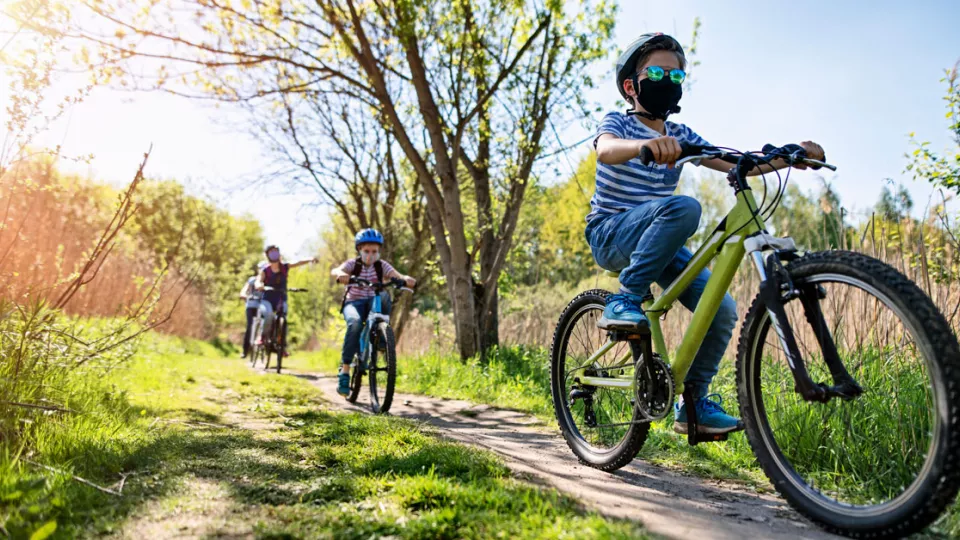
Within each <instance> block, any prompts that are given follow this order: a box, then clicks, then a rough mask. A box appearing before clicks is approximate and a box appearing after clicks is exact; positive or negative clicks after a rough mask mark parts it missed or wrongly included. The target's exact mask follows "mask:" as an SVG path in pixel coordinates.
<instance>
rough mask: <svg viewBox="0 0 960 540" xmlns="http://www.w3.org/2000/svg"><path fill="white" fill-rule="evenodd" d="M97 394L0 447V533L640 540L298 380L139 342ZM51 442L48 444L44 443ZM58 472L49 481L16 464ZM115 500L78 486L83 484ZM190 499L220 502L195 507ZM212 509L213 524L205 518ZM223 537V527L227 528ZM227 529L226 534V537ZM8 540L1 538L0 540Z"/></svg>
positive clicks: (498, 466)
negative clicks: (27, 448)
mask: <svg viewBox="0 0 960 540" xmlns="http://www.w3.org/2000/svg"><path fill="white" fill-rule="evenodd" d="M140 350H141V353H139V354H137V355H136V357H135V358H134V359H133V360H131V361H130V362H129V363H128V364H126V365H125V366H123V367H121V368H117V369H114V370H113V371H110V372H106V373H100V374H99V375H97V376H92V375H91V376H90V377H85V378H83V380H82V381H80V380H77V381H76V383H75V384H77V385H79V386H78V390H77V392H79V393H81V394H84V395H86V394H91V395H93V394H101V395H102V396H103V397H102V399H99V400H90V401H84V402H83V403H84V404H85V405H84V408H83V410H82V411H78V413H80V414H76V415H65V416H64V417H63V418H62V419H60V420H58V421H56V422H55V423H54V422H50V423H48V424H49V426H50V427H49V429H48V428H43V430H41V431H42V433H43V436H42V437H38V438H37V441H38V444H37V445H36V447H35V449H34V450H32V452H31V453H30V455H29V456H26V455H18V453H17V449H16V448H11V447H9V446H8V445H5V444H3V443H0V452H2V453H0V525H2V526H3V527H4V529H5V531H6V532H7V533H8V534H9V535H11V536H13V537H15V538H29V537H30V536H31V534H35V533H36V534H38V535H42V534H44V533H46V532H49V533H51V535H52V537H60V538H73V537H84V536H97V535H103V534H110V533H116V532H118V531H120V530H121V529H122V530H124V532H125V533H127V534H130V535H133V536H138V535H139V536H144V535H148V532H147V531H154V530H155V529H149V528H145V529H142V530H141V527H144V526H145V525H143V523H141V522H144V523H147V524H152V525H154V526H155V525H156V523H157V522H163V520H164V519H175V518H177V516H182V515H194V514H195V517H196V519H197V520H200V521H201V522H202V520H203V519H205V518H209V519H210V524H209V526H206V528H204V527H205V526H204V525H202V523H201V524H200V525H197V524H196V523H193V524H191V525H190V527H193V528H190V529H186V532H184V530H181V529H174V530H173V532H176V533H178V534H187V535H201V536H202V535H218V534H225V535H230V534H233V533H239V534H249V533H251V532H252V533H253V534H254V535H255V536H258V537H261V538H313V537H336V538H370V537H379V536H395V537H399V538H488V537H502V536H521V537H538V538H560V537H571V536H576V537H585V538H591V537H593V538H600V537H603V538H606V537H613V538H635V537H638V536H641V537H642V536H643V534H644V533H643V531H642V529H641V528H639V526H638V525H636V524H633V523H630V522H624V521H616V520H608V519H605V518H602V517H600V516H598V515H596V514H594V513H590V512H586V511H584V510H583V509H582V508H581V507H580V505H579V504H578V502H577V501H576V500H574V499H571V498H569V497H566V496H563V495H561V494H559V493H558V492H556V491H555V490H552V489H541V488H539V487H535V486H531V485H529V484H527V483H524V482H521V481H518V480H516V479H514V478H512V477H511V475H510V474H509V471H508V470H507V469H506V468H505V467H504V466H503V464H502V463H501V462H500V460H499V459H498V458H496V456H494V455H493V454H491V453H489V452H485V451H478V450H474V449H471V448H468V447H465V446H462V445H458V444H455V443H451V442H448V441H443V440H440V439H439V438H437V437H436V436H434V435H432V434H431V433H429V432H428V431H425V430H424V428H423V427H422V426H420V425H417V424H415V423H412V422H408V421H404V420H401V419H396V418H389V417H387V418H383V417H370V416H365V415H358V414H345V413H332V412H330V411H328V410H326V409H325V407H324V404H323V402H322V401H321V399H320V397H319V391H318V390H317V389H316V388H314V387H313V386H311V385H310V384H309V383H308V382H307V381H306V380H303V379H299V378H296V377H291V376H276V375H273V374H267V375H264V374H262V373H259V372H256V371H253V370H251V369H249V368H248V367H247V365H246V364H245V363H243V362H241V361H240V360H236V359H233V358H226V357H224V356H222V355H221V353H220V351H219V350H218V349H217V348H215V347H213V346H211V345H208V344H204V343H198V342H192V341H183V340H178V339H172V338H165V337H160V336H156V335H149V336H148V337H147V338H146V339H145V341H144V342H143V343H142V344H141V349H140ZM54 428H56V429H54ZM25 458H29V459H30V460H31V461H34V462H36V463H42V464H45V465H48V466H51V467H54V468H56V469H57V470H58V471H61V472H59V473H53V472H50V471H49V470H46V469H42V468H40V467H38V466H35V465H31V464H30V463H28V462H26V461H25ZM124 475H126V476H127V479H126V481H125V483H124V488H123V493H122V495H120V496H117V495H113V494H109V493H104V492H102V491H99V490H97V489H94V488H92V487H89V486H88V485H85V484H83V483H80V482H79V481H77V480H75V479H73V478H72V477H73V476H77V477H82V478H84V479H86V480H88V481H90V482H93V483H96V484H98V485H100V486H103V487H107V488H109V489H113V490H117V489H119V481H120V479H121V478H123V476H124ZM198 486H201V487H203V488H204V489H205V490H207V491H210V492H213V493H215V494H217V495H216V498H215V499H216V500H215V503H216V504H213V503H210V501H208V500H207V499H206V498H205V497H204V496H201V495H202V494H201V495H198V493H197V490H198V489H199V488H198ZM211 504H213V507H215V509H216V510H215V511H214V510H211V509H209V508H206V506H205V505H207V506H209V505H211ZM224 523H226V524H227V525H223V524H224ZM222 527H227V529H222ZM0 534H2V533H0Z"/></svg>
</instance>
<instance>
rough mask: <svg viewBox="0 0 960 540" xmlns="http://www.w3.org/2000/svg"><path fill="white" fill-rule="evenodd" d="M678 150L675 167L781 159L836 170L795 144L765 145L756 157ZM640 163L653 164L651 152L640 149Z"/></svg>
mask: <svg viewBox="0 0 960 540" xmlns="http://www.w3.org/2000/svg"><path fill="white" fill-rule="evenodd" d="M680 149H681V152H680V159H678V160H677V162H676V166H680V165H683V164H684V163H687V162H690V161H695V160H699V159H721V160H723V161H726V162H727V163H731V164H734V165H737V164H738V163H739V161H740V159H742V158H750V159H753V160H754V165H755V166H756V165H758V164H760V163H763V162H764V161H770V160H772V159H776V158H782V159H784V160H785V161H786V162H787V163H788V164H789V165H791V166H793V165H798V164H804V165H810V166H811V167H812V168H813V169H814V170H817V169H819V168H821V167H826V168H827V169H830V170H831V171H835V170H837V167H836V166H835V165H831V164H829V163H826V162H824V161H820V160H817V159H810V158H808V157H807V153H806V151H805V150H804V149H803V147H801V146H800V145H797V144H788V145H786V146H783V147H780V148H778V147H776V146H773V145H772V144H766V145H764V146H763V150H761V152H763V155H762V156H756V155H754V154H751V153H744V152H737V151H732V150H724V149H722V148H717V147H715V146H698V145H694V144H686V143H682V142H681V143H680ZM640 161H641V162H642V163H643V164H644V165H650V164H652V163H653V162H654V157H653V151H652V150H650V148H648V147H646V146H644V147H643V148H641V149H640Z"/></svg>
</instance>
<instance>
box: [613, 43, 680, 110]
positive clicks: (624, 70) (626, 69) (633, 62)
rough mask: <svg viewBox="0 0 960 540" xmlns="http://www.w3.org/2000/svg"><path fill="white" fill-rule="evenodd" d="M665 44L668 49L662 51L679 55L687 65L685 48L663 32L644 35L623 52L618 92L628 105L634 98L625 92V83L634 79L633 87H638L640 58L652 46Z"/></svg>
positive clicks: (620, 60) (618, 76)
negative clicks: (637, 78) (637, 76)
mask: <svg viewBox="0 0 960 540" xmlns="http://www.w3.org/2000/svg"><path fill="white" fill-rule="evenodd" d="M664 42H666V44H667V47H666V48H664V49H662V50H668V51H672V52H675V53H677V54H679V55H680V57H681V58H682V59H683V62H682V63H684V64H685V63H686V56H684V54H683V47H682V46H681V45H680V42H679V41H677V40H676V39H674V38H672V37H671V36H668V35H666V34H664V33H662V32H654V33H650V34H643V35H642V36H640V37H638V38H637V39H636V41H634V42H633V43H631V44H630V45H629V46H628V47H627V50H625V51H623V54H621V55H620V58H618V59H617V90H619V91H620V95H621V96H623V99H625V100H627V103H629V102H631V101H633V98H631V97H630V96H629V95H627V93H626V92H624V90H623V82H624V81H626V80H627V79H633V81H634V82H633V85H634V86H635V87H636V85H637V82H636V71H637V61H639V60H640V57H641V56H643V55H644V53H646V52H648V51H649V50H650V49H651V46H653V45H655V44H657V43H664Z"/></svg>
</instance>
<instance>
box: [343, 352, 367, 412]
mask: <svg viewBox="0 0 960 540" xmlns="http://www.w3.org/2000/svg"><path fill="white" fill-rule="evenodd" d="M363 373H364V369H363V360H362V359H361V357H360V355H359V354H357V356H354V357H353V365H351V366H350V395H348V396H347V401H349V402H350V403H356V402H357V398H358V397H360V390H361V389H362V388H363Z"/></svg>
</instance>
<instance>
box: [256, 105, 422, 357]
mask: <svg viewBox="0 0 960 540" xmlns="http://www.w3.org/2000/svg"><path fill="white" fill-rule="evenodd" d="M263 101H265V102H267V103H268V104H269V105H270V106H264V104H263V103H257V104H256V105H248V106H247V109H248V110H249V112H250V115H251V118H252V119H253V120H254V126H255V135H257V136H258V138H260V139H261V140H265V141H268V149H267V150H268V152H269V153H271V154H273V155H274V156H276V158H277V169H276V170H274V171H272V172H271V173H269V174H267V175H265V180H266V181H274V180H276V179H277V178H280V179H285V180H286V181H288V182H290V181H292V182H294V183H296V184H304V185H306V186H308V187H309V188H311V189H313V190H314V191H315V193H317V195H318V196H319V197H320V199H321V201H323V202H324V203H326V204H329V205H330V206H332V207H333V208H334V209H335V210H336V213H337V217H338V219H335V220H333V225H334V227H335V229H334V230H331V231H324V232H326V233H332V234H341V235H347V236H349V237H350V238H351V239H352V237H353V236H354V235H356V233H357V232H359V231H360V230H361V229H365V228H368V227H373V228H376V229H378V230H379V231H381V232H382V233H383V235H384V244H385V245H384V253H383V255H384V258H386V259H389V260H391V261H392V262H393V263H394V264H396V266H397V267H398V268H400V269H412V270H411V271H415V272H416V273H417V274H418V276H417V277H418V278H420V279H421V285H426V283H423V278H426V277H428V276H425V275H423V274H422V273H421V272H422V269H423V268H424V267H425V266H426V263H427V261H428V260H429V259H431V258H434V257H435V256H436V252H435V250H434V248H433V244H432V242H431V237H430V230H429V226H428V225H427V221H426V214H425V212H424V204H425V200H424V194H423V189H422V188H421V186H420V184H419V183H418V182H417V179H416V177H415V176H414V175H413V174H412V171H411V169H410V167H409V166H408V164H407V162H406V161H405V160H404V157H403V153H402V151H400V149H399V148H398V147H397V144H396V141H395V139H394V137H393V136H392V134H391V132H390V130H389V129H387V128H385V127H384V126H383V124H382V119H381V118H379V115H378V113H377V111H376V109H374V108H372V107H370V106H369V105H368V104H366V103H363V102H356V101H354V100H352V99H350V98H348V97H345V96H343V95H338V94H332V93H319V92H317V93H311V92H301V93H278V94H275V95H272V96H268V97H266V98H265V99H264V100H263ZM278 111H279V112H280V113H281V114H277V112H278ZM318 142H319V143H320V144H318ZM314 288H316V287H315V285H314ZM420 290H421V291H423V290H424V287H423V286H421V288H420ZM412 305H413V303H412V301H411V297H410V296H407V295H403V296H401V297H400V299H399V301H398V303H397V305H395V306H394V308H393V313H394V330H395V331H396V335H397V340H398V341H399V339H400V338H401V336H402V335H403V330H404V328H405V326H406V323H407V318H408V315H409V313H410V309H411V307H412Z"/></svg>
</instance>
